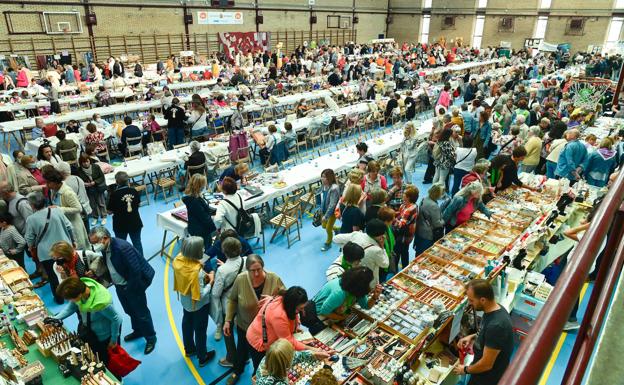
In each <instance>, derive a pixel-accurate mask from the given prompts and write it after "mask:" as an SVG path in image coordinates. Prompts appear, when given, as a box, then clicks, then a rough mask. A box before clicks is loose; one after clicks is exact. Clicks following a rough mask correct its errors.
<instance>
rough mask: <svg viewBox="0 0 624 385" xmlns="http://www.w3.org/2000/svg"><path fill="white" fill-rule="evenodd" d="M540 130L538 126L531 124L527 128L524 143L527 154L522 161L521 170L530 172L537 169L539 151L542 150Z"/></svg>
mask: <svg viewBox="0 0 624 385" xmlns="http://www.w3.org/2000/svg"><path fill="white" fill-rule="evenodd" d="M541 132H542V130H541V129H540V128H539V126H531V127H530V128H529V134H528V139H527V141H526V144H525V145H524V148H525V150H526V151H527V155H526V156H525V157H524V160H523V161H522V171H524V172H527V173H532V172H534V171H535V170H536V169H537V166H538V165H539V162H540V152H541V150H542V138H540V135H541Z"/></svg>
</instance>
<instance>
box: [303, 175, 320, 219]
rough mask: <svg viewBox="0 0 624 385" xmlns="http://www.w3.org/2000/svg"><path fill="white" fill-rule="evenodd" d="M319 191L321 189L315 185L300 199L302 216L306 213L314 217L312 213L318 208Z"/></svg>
mask: <svg viewBox="0 0 624 385" xmlns="http://www.w3.org/2000/svg"><path fill="white" fill-rule="evenodd" d="M318 191H319V187H318V186H317V185H315V184H314V183H313V184H311V185H310V186H309V187H308V191H307V192H306V193H304V194H302V195H301V196H300V197H299V204H300V205H301V212H302V214H303V213H305V214H307V215H309V216H314V214H313V213H312V211H313V210H314V208H315V207H316V196H317V192H318Z"/></svg>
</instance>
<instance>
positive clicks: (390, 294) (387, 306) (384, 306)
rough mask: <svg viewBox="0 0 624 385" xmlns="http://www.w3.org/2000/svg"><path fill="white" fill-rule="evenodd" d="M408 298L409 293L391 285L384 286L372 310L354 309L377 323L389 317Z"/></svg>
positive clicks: (357, 307)
mask: <svg viewBox="0 0 624 385" xmlns="http://www.w3.org/2000/svg"><path fill="white" fill-rule="evenodd" d="M406 297H407V293H406V292H404V291H402V290H400V289H399V288H397V287H394V286H392V285H390V284H387V283H385V284H383V285H382V290H381V294H380V295H379V299H377V302H376V303H375V305H374V306H373V307H371V308H370V309H362V307H360V306H359V305H355V306H354V308H355V309H357V310H358V311H360V312H362V313H364V314H366V315H367V316H369V317H370V318H372V319H373V320H375V321H381V320H383V319H385V318H387V317H388V315H389V314H390V313H392V311H393V310H394V309H396V308H397V307H398V306H399V305H400V303H401V301H402V300H403V299H405V298H406Z"/></svg>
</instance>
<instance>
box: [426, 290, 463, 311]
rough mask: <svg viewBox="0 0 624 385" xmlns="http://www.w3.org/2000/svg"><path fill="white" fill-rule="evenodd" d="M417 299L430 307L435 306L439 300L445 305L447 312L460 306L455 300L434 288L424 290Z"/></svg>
mask: <svg viewBox="0 0 624 385" xmlns="http://www.w3.org/2000/svg"><path fill="white" fill-rule="evenodd" d="M416 299H417V300H419V301H420V302H422V303H425V304H427V305H430V306H433V305H434V302H435V301H436V300H437V299H439V300H441V301H442V303H443V304H444V307H445V308H446V310H452V309H453V308H454V307H455V306H457V304H458V301H457V300H456V299H455V298H453V297H452V296H450V295H448V294H446V293H444V292H442V291H440V290H438V289H435V288H433V287H427V288H425V289H424V290H422V291H421V292H420V293H418V295H417V296H416Z"/></svg>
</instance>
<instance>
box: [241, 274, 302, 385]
mask: <svg viewBox="0 0 624 385" xmlns="http://www.w3.org/2000/svg"><path fill="white" fill-rule="evenodd" d="M307 302H308V294H307V293H306V291H305V290H304V289H303V288H302V287H299V286H292V287H290V288H288V290H282V291H280V292H279V293H278V294H277V295H276V296H274V297H271V298H270V299H269V298H267V299H266V300H265V303H264V304H263V306H261V308H260V310H258V314H256V317H255V318H254V319H253V321H252V322H251V324H250V325H249V328H248V329H247V341H248V342H249V346H250V347H251V349H250V353H251V361H252V363H253V366H254V374H255V373H256V370H257V369H258V366H259V365H260V361H261V360H262V359H263V358H264V355H265V354H266V351H267V349H268V348H269V347H271V344H273V343H274V342H275V341H277V340H278V339H280V338H285V339H286V340H287V341H288V342H290V343H291V344H292V345H293V347H294V348H295V350H297V351H302V350H314V349H313V348H311V347H309V346H307V345H305V344H304V343H302V342H300V341H298V340H297V339H296V338H295V336H294V333H295V331H296V330H297V329H299V313H301V312H302V311H303V309H304V307H305V305H306V303H307Z"/></svg>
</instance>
